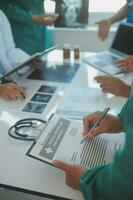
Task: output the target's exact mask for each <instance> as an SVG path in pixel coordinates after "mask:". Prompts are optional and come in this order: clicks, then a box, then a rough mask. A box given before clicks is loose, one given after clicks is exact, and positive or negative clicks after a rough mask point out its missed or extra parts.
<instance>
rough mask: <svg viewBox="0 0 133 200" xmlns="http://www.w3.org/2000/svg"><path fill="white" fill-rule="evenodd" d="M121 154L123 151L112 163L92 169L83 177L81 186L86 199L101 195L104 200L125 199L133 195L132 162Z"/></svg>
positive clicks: (92, 199)
mask: <svg viewBox="0 0 133 200" xmlns="http://www.w3.org/2000/svg"><path fill="white" fill-rule="evenodd" d="M120 154H122V152H119V154H117V155H116V156H115V159H114V162H113V163H112V164H110V165H107V166H103V167H98V168H95V169H92V170H90V171H88V172H87V173H86V174H84V175H83V176H82V177H81V180H80V186H81V191H82V192H83V195H84V198H85V200H88V199H90V200H95V199H99V197H101V199H102V200H107V199H109V200H114V199H121V200H125V199H128V197H129V196H131V195H133V191H132V178H131V177H132V172H131V171H132V170H130V169H129V168H128V164H129V166H130V163H129V162H128V163H127V160H126V158H124V156H123V155H120ZM130 167H132V164H131V166H130ZM131 169H132V168H131ZM128 173H129V174H130V175H131V177H130V175H129V174H128Z"/></svg>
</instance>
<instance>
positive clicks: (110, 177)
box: [80, 92, 133, 200]
mask: <svg viewBox="0 0 133 200" xmlns="http://www.w3.org/2000/svg"><path fill="white" fill-rule="evenodd" d="M118 116H119V118H120V119H121V121H122V123H123V127H124V131H125V133H126V141H125V146H124V149H123V150H121V151H118V152H117V153H116V154H115V157H114V161H113V162H112V163H111V164H108V165H106V166H101V167H96V168H93V169H91V170H88V171H87V172H86V173H85V174H84V175H83V176H81V179H80V187H81V191H82V193H83V196H84V199H86V200H133V92H131V95H130V97H129V99H128V101H127V103H126V104H125V106H124V107H123V109H122V111H121V113H120V114H119V115H118Z"/></svg>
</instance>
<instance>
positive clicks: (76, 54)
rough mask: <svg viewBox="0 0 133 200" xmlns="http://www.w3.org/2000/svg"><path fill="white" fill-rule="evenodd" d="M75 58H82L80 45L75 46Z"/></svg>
mask: <svg viewBox="0 0 133 200" xmlns="http://www.w3.org/2000/svg"><path fill="white" fill-rule="evenodd" d="M74 58H75V59H79V58H80V47H79V45H75V47H74Z"/></svg>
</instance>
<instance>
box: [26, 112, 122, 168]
mask: <svg viewBox="0 0 133 200" xmlns="http://www.w3.org/2000/svg"><path fill="white" fill-rule="evenodd" d="M82 132H83V125H82V123H79V122H75V121H71V120H68V119H65V118H62V117H61V116H59V115H57V114H54V115H53V116H52V118H51V119H50V120H49V121H48V122H47V124H46V126H45V129H44V130H43V133H42V134H41V136H40V137H39V139H38V140H37V141H36V142H35V143H34V144H33V145H32V146H31V148H30V149H29V151H28V152H27V155H28V156H31V157H33V158H36V159H38V160H41V161H44V162H47V163H49V164H52V161H53V160H55V159H57V160H61V161H64V162H67V163H70V164H79V165H81V166H84V167H87V168H92V167H94V166H100V165H104V164H106V163H110V162H111V161H112V160H113V157H114V154H115V152H116V151H117V150H119V149H121V148H122V147H123V145H124V140H125V135H124V133H121V134H102V135H100V136H97V137H95V138H94V139H88V140H87V141H85V142H84V143H83V144H80V142H81V140H82V137H83V136H82V135H81V133H82Z"/></svg>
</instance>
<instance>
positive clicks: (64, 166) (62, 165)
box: [53, 160, 71, 172]
mask: <svg viewBox="0 0 133 200" xmlns="http://www.w3.org/2000/svg"><path fill="white" fill-rule="evenodd" d="M53 165H54V166H56V167H57V168H59V169H62V170H63V171H65V172H69V171H71V165H69V164H66V163H64V162H61V161H59V160H54V161H53Z"/></svg>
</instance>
